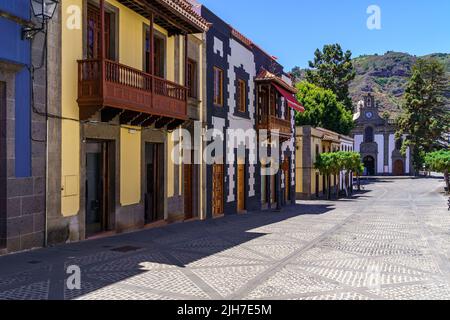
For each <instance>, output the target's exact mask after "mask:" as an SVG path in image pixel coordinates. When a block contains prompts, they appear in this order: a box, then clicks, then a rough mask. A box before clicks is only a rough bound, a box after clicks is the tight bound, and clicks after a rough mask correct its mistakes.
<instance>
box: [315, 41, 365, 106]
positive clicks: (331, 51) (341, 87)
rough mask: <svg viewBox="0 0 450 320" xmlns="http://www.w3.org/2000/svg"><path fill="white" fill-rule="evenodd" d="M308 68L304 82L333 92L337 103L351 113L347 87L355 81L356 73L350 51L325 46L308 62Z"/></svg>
mask: <svg viewBox="0 0 450 320" xmlns="http://www.w3.org/2000/svg"><path fill="white" fill-rule="evenodd" d="M309 67H310V68H311V69H308V70H306V80H307V81H308V82H310V83H313V84H315V85H317V86H319V87H322V88H325V89H330V90H331V91H333V92H334V93H335V94H336V96H337V98H338V101H339V102H341V103H343V104H344V106H345V108H346V109H347V110H348V111H350V112H352V111H353V106H352V99H351V98H350V95H349V85H350V82H351V81H352V80H354V79H355V76H356V71H355V68H354V66H353V63H352V53H351V51H348V50H347V51H346V52H344V51H343V50H342V48H341V45H340V44H329V45H325V46H324V47H323V50H322V51H320V50H319V49H317V50H316V52H315V53H314V61H309Z"/></svg>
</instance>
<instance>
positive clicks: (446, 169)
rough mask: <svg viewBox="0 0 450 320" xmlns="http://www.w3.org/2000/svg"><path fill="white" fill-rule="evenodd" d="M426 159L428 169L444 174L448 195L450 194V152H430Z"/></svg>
mask: <svg viewBox="0 0 450 320" xmlns="http://www.w3.org/2000/svg"><path fill="white" fill-rule="evenodd" d="M424 158H425V165H426V166H427V168H428V169H430V170H432V171H436V172H441V173H443V174H444V178H445V184H446V186H447V193H450V177H449V174H450V150H440V151H435V152H430V153H427V154H426V155H425V157H424Z"/></svg>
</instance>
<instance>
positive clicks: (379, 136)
mask: <svg viewBox="0 0 450 320" xmlns="http://www.w3.org/2000/svg"><path fill="white" fill-rule="evenodd" d="M375 142H376V143H377V145H378V156H377V171H378V173H384V136H383V135H382V134H376V135H375Z"/></svg>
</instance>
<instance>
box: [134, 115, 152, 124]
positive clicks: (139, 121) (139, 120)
mask: <svg viewBox="0 0 450 320" xmlns="http://www.w3.org/2000/svg"><path fill="white" fill-rule="evenodd" d="M150 117H151V115H149V114H147V113H142V114H140V115H139V116H138V117H137V118H135V119H133V120H132V121H131V122H130V124H131V125H132V126H140V125H142V123H143V122H145V121H146V120H147V119H148V118H150Z"/></svg>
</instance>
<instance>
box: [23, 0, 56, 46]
mask: <svg viewBox="0 0 450 320" xmlns="http://www.w3.org/2000/svg"><path fill="white" fill-rule="evenodd" d="M30 3H31V8H33V14H34V16H35V17H36V18H37V19H38V20H39V21H40V22H41V26H40V27H39V28H30V27H24V28H23V29H22V38H23V39H33V37H34V36H35V35H36V34H37V33H39V32H41V31H43V30H44V29H45V25H46V23H47V21H48V20H50V19H51V18H53V15H54V14H55V10H56V7H57V5H58V3H59V0H30Z"/></svg>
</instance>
